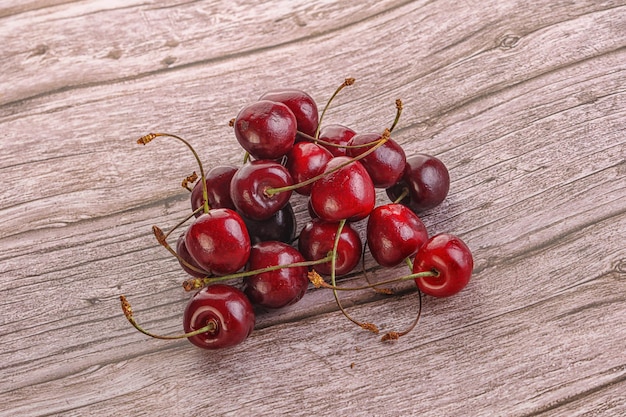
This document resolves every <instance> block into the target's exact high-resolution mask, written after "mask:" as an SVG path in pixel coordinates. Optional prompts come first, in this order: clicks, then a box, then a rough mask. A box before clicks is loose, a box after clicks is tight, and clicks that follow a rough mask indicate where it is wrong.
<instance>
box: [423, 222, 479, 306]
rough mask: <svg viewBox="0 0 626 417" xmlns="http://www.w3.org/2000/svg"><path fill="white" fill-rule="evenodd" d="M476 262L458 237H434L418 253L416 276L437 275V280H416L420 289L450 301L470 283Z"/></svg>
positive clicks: (443, 234) (429, 278)
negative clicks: (420, 274)
mask: <svg viewBox="0 0 626 417" xmlns="http://www.w3.org/2000/svg"><path fill="white" fill-rule="evenodd" d="M473 268H474V259H473V258H472V253H471V251H470V249H469V248H468V247H467V245H466V244H465V243H464V242H463V241H462V240H461V239H460V238H458V237H456V236H454V235H451V234H447V233H441V234H438V235H435V236H433V237H431V238H430V239H429V240H428V241H427V242H426V243H424V245H422V247H421V248H420V249H419V250H418V251H417V254H416V255H415V260H414V262H413V273H418V272H427V271H433V272H435V275H434V276H423V277H419V278H415V283H416V284H417V286H418V288H419V289H420V290H421V291H422V292H423V293H424V294H428V295H432V296H434V297H449V296H451V295H454V294H456V293H458V292H459V291H461V290H462V289H463V288H464V287H465V286H466V285H467V283H468V282H469V280H470V277H471V275H472V269H473Z"/></svg>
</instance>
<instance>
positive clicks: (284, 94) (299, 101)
mask: <svg viewBox="0 0 626 417" xmlns="http://www.w3.org/2000/svg"><path fill="white" fill-rule="evenodd" d="M260 100H269V101H277V102H279V103H283V104H284V105H286V106H287V107H289V110H291V111H292V112H293V114H294V116H295V117H296V122H297V125H298V131H300V132H303V133H306V134H307V135H309V136H313V135H315V131H316V130H317V123H318V119H319V116H318V112H317V104H315V101H314V100H313V98H312V97H311V96H310V95H308V94H307V93H305V92H304V91H301V90H295V89H286V90H275V91H270V92H267V93H265V94H263V95H262V96H261V98H260Z"/></svg>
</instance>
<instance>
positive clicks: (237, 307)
mask: <svg viewBox="0 0 626 417" xmlns="http://www.w3.org/2000/svg"><path fill="white" fill-rule="evenodd" d="M254 323H255V316H254V310H253V308H252V304H251V303H250V301H249V300H248V298H247V297H246V296H245V295H244V293H243V292H241V291H240V290H238V289H237V288H235V287H232V286H230V285H224V284H215V285H211V286H209V287H205V288H202V289H201V290H200V291H198V292H197V293H196V294H195V295H194V296H193V297H192V298H191V299H190V300H189V303H188V304H187V307H186V308H185V313H184V316H183V327H184V329H185V332H186V333H189V332H192V331H195V330H199V329H201V328H203V327H205V326H213V327H214V330H212V331H208V332H204V333H200V334H198V335H195V336H191V337H189V338H188V340H189V341H190V342H191V343H193V344H194V345H196V346H198V347H200V348H203V349H222V348H228V347H232V346H235V345H238V344H239V343H241V342H243V341H244V340H246V338H247V337H248V336H249V335H250V333H251V332H252V330H253V329H254Z"/></svg>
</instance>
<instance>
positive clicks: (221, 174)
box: [191, 165, 237, 217]
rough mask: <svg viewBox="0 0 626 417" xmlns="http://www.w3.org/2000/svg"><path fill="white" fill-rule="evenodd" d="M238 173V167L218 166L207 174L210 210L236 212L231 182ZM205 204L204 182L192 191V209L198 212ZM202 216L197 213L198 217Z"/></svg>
mask: <svg viewBox="0 0 626 417" xmlns="http://www.w3.org/2000/svg"><path fill="white" fill-rule="evenodd" d="M235 172H237V167H234V166H232V165H218V166H216V167H214V168H212V169H211V170H210V171H209V172H207V174H206V180H205V181H206V188H207V196H208V197H209V207H210V208H229V209H231V210H235V205H234V204H233V200H232V199H231V198H230V180H231V179H232V178H233V175H235ZM203 204H204V199H203V198H202V181H198V182H196V184H195V185H194V187H193V189H192V191H191V209H192V210H193V211H196V210H197V209H198V208H199V207H201V206H202V205H203ZM200 214H202V212H201V211H199V212H197V213H196V217H198V216H200Z"/></svg>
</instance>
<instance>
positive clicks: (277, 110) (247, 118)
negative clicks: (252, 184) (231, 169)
mask: <svg viewBox="0 0 626 417" xmlns="http://www.w3.org/2000/svg"><path fill="white" fill-rule="evenodd" d="M234 128H235V136H236V138H237V141H239V144H240V145H241V147H242V148H244V149H245V150H246V151H248V152H249V153H250V155H252V156H253V157H254V158H255V159H277V158H280V157H282V156H283V155H285V154H286V153H287V152H289V150H290V149H291V147H292V146H293V144H294V142H295V140H296V132H297V121H296V116H294V114H293V112H292V111H291V110H290V109H289V107H287V106H286V105H284V104H282V103H278V102H275V101H269V100H261V101H257V102H255V103H252V104H250V105H248V106H246V107H244V108H243V109H242V110H241V111H240V112H239V114H238V115H237V117H236V118H235V123H234Z"/></svg>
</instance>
